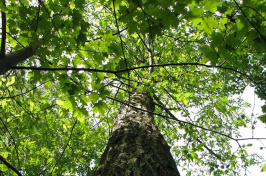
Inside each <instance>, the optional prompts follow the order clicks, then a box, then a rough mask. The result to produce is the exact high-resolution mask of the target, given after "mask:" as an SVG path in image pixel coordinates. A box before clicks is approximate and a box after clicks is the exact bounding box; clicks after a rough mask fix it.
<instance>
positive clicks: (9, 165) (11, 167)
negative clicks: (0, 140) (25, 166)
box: [0, 155, 22, 176]
mask: <svg viewBox="0 0 266 176" xmlns="http://www.w3.org/2000/svg"><path fill="white" fill-rule="evenodd" d="M0 161H2V162H3V163H4V165H6V166H7V167H8V168H10V169H11V170H13V171H14V172H16V174H17V175H19V176H22V174H21V173H19V171H18V170H17V169H16V168H15V167H14V166H12V165H11V164H10V163H9V162H7V161H6V160H5V158H4V157H2V156H1V155H0Z"/></svg>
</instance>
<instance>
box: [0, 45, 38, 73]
mask: <svg viewBox="0 0 266 176" xmlns="http://www.w3.org/2000/svg"><path fill="white" fill-rule="evenodd" d="M36 49H37V48H34V47H31V46H27V47H25V48H22V49H20V50H18V51H14V52H12V53H9V54H7V55H6V56H5V57H4V58H2V59H1V60H0V75H3V74H5V73H6V72H7V71H8V70H9V69H11V68H12V67H13V66H15V65H17V64H18V63H20V62H22V61H24V60H26V59H28V58H30V57H32V56H33V55H34V54H35V51H36Z"/></svg>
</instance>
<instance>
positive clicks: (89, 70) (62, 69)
mask: <svg viewBox="0 0 266 176" xmlns="http://www.w3.org/2000/svg"><path fill="white" fill-rule="evenodd" d="M185 65H195V66H201V67H208V68H220V69H224V70H231V71H233V72H235V73H238V74H240V75H242V76H244V77H246V78H247V79H248V80H250V81H251V82H252V83H253V84H255V85H257V82H255V81H254V80H253V79H252V78H251V77H250V76H248V75H247V74H245V73H242V72H240V71H238V70H235V69H233V68H230V67H222V66H211V65H206V64H200V63H188V62H185V63H169V64H157V65H144V66H139V67H131V68H125V69H121V70H115V71H113V70H101V69H91V68H70V67H68V68H40V67H10V69H17V70H39V71H88V72H102V73H112V74H118V73H124V72H129V71H132V70H138V69H143V68H151V67H153V68H157V67H169V66H185ZM0 75H1V72H0Z"/></svg>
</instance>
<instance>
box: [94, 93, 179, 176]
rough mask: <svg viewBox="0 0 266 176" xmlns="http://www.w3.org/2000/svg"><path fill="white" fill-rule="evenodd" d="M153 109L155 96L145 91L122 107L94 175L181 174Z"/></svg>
mask: <svg viewBox="0 0 266 176" xmlns="http://www.w3.org/2000/svg"><path fill="white" fill-rule="evenodd" d="M143 110H145V111H144V112H143ZM153 110H154V104H153V100H152V98H151V97H150V96H149V95H147V94H143V93H138V94H134V95H132V96H130V101H129V102H127V105H122V106H121V107H120V110H119V111H118V113H117V118H116V119H115V121H114V125H113V133H112V135H111V136H110V139H109V141H108V144H107V146H106V148H105V151H104V153H103V155H102V157H101V161H100V163H99V165H98V167H97V170H96V172H95V175H117V176H118V175H154V176H156V175H158V176H160V175H174V176H178V175H179V172H178V171H177V169H176V164H175V162H174V159H173V158H172V155H171V153H170V150H169V149H170V148H169V146H168V145H167V143H166V142H165V140H164V138H163V136H162V135H161V133H160V131H159V129H158V128H157V126H156V125H155V122H154V120H153V117H152V114H150V113H152V112H153Z"/></svg>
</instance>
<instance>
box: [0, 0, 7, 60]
mask: <svg viewBox="0 0 266 176" xmlns="http://www.w3.org/2000/svg"><path fill="white" fill-rule="evenodd" d="M3 3H4V4H5V1H4V2H3ZM1 16H2V40H1V52H0V53H1V56H5V52H6V13H5V12H1ZM0 59H1V58H0Z"/></svg>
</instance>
